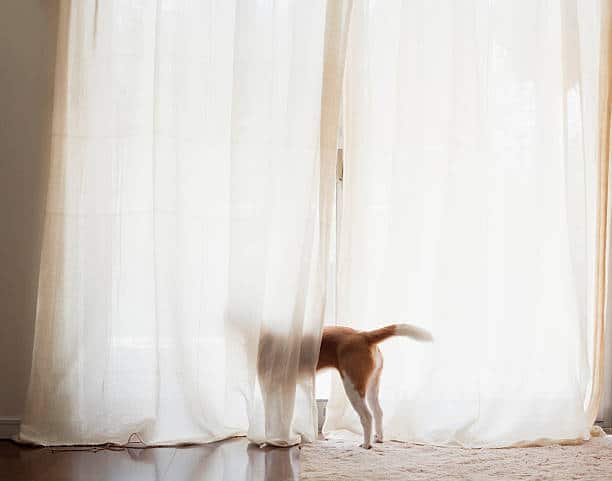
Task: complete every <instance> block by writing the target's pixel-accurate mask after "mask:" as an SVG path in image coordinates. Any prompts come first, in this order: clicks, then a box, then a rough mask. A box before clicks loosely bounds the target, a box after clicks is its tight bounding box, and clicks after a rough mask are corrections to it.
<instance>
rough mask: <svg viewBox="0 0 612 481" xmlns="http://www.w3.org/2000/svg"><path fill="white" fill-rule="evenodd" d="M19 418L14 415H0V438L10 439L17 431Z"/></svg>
mask: <svg viewBox="0 0 612 481" xmlns="http://www.w3.org/2000/svg"><path fill="white" fill-rule="evenodd" d="M20 423H21V419H19V418H14V417H0V439H10V438H12V437H13V436H15V435H16V434H18V433H19V424H20Z"/></svg>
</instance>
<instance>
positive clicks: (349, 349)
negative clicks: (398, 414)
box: [317, 324, 433, 449]
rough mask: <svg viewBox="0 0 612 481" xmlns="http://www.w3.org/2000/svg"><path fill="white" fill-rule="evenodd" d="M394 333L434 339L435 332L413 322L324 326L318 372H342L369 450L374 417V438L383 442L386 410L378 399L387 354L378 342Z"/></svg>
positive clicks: (421, 338) (364, 445) (428, 339)
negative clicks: (370, 327)
mask: <svg viewBox="0 0 612 481" xmlns="http://www.w3.org/2000/svg"><path fill="white" fill-rule="evenodd" d="M393 336H403V337H411V338H412V339H415V340H417V341H429V342H430V341H433V337H432V335H431V334H430V333H429V332H427V331H426V330H425V329H421V328H419V327H416V326H411V325H409V324H393V325H390V326H386V327H383V328H381V329H375V330H373V331H356V330H354V329H351V328H349V327H339V326H333V327H326V328H324V329H323V336H322V338H321V349H320V351H319V361H318V363H317V371H318V370H320V369H325V368H335V369H337V370H338V372H339V373H340V377H341V378H342V383H343V384H344V390H345V391H346V395H347V397H348V399H349V401H350V402H351V405H352V406H353V408H354V409H355V411H357V414H358V415H359V419H360V421H361V426H362V427H363V444H361V447H363V448H365V449H370V447H371V444H370V443H371V438H372V417H373V418H374V427H375V436H374V440H375V441H376V442H377V443H382V442H383V426H382V418H383V412H382V408H381V407H380V402H379V399H378V390H379V384H380V374H381V372H382V368H383V357H382V354H381V352H380V349H379V348H378V343H380V342H382V341H384V340H385V339H388V338H390V337H393ZM370 410H371V412H370ZM372 415H373V416H372Z"/></svg>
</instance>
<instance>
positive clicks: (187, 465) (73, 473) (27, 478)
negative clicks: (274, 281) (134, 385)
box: [0, 439, 300, 481]
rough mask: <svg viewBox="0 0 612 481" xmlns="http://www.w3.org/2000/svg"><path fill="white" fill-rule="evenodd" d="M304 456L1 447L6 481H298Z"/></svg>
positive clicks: (236, 443) (239, 446) (256, 451)
mask: <svg viewBox="0 0 612 481" xmlns="http://www.w3.org/2000/svg"><path fill="white" fill-rule="evenodd" d="M299 453H300V449H299V448H298V447H294V448H290V449H282V448H277V449H275V448H263V449H261V448H259V447H257V446H253V445H249V444H248V442H247V441H246V439H234V440H229V441H224V442H221V443H215V444H212V445H200V446H188V447H177V448H174V447H172V448H147V449H138V448H134V449H133V448H125V449H117V450H110V449H102V450H97V451H92V450H87V449H84V448H81V449H78V448H77V449H68V448H54V449H50V448H31V447H24V446H20V445H17V444H14V443H12V442H10V441H0V481H77V480H78V481H154V480H155V481H166V480H168V481H170V480H172V481H182V480H189V481H196V480H197V481H242V480H248V481H285V480H287V481H293V480H295V481H297V480H298V478H299Z"/></svg>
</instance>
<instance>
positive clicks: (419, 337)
mask: <svg viewBox="0 0 612 481" xmlns="http://www.w3.org/2000/svg"><path fill="white" fill-rule="evenodd" d="M363 334H364V335H365V338H366V341H367V342H368V344H378V343H379V342H382V341H384V340H385V339H388V338H390V337H393V336H403V337H411V338H412V339H414V340H416V341H424V342H432V341H433V336H432V335H431V334H430V333H429V331H426V330H425V329H421V328H420V327H416V326H412V325H410V324H391V325H390V326H385V327H381V328H380V329H374V330H373V331H367V332H364V333H363Z"/></svg>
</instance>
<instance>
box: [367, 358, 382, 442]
mask: <svg viewBox="0 0 612 481" xmlns="http://www.w3.org/2000/svg"><path fill="white" fill-rule="evenodd" d="M380 364H381V366H380V367H377V369H376V371H374V373H373V374H372V379H371V380H370V384H369V385H368V391H367V394H366V397H367V400H368V405H369V406H370V409H371V410H372V413H373V414H374V427H375V433H376V434H375V435H374V441H375V442H377V443H382V442H383V425H382V421H383V411H382V408H381V407H380V401H379V399H378V391H379V387H380V373H381V370H382V358H381V362H380Z"/></svg>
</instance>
